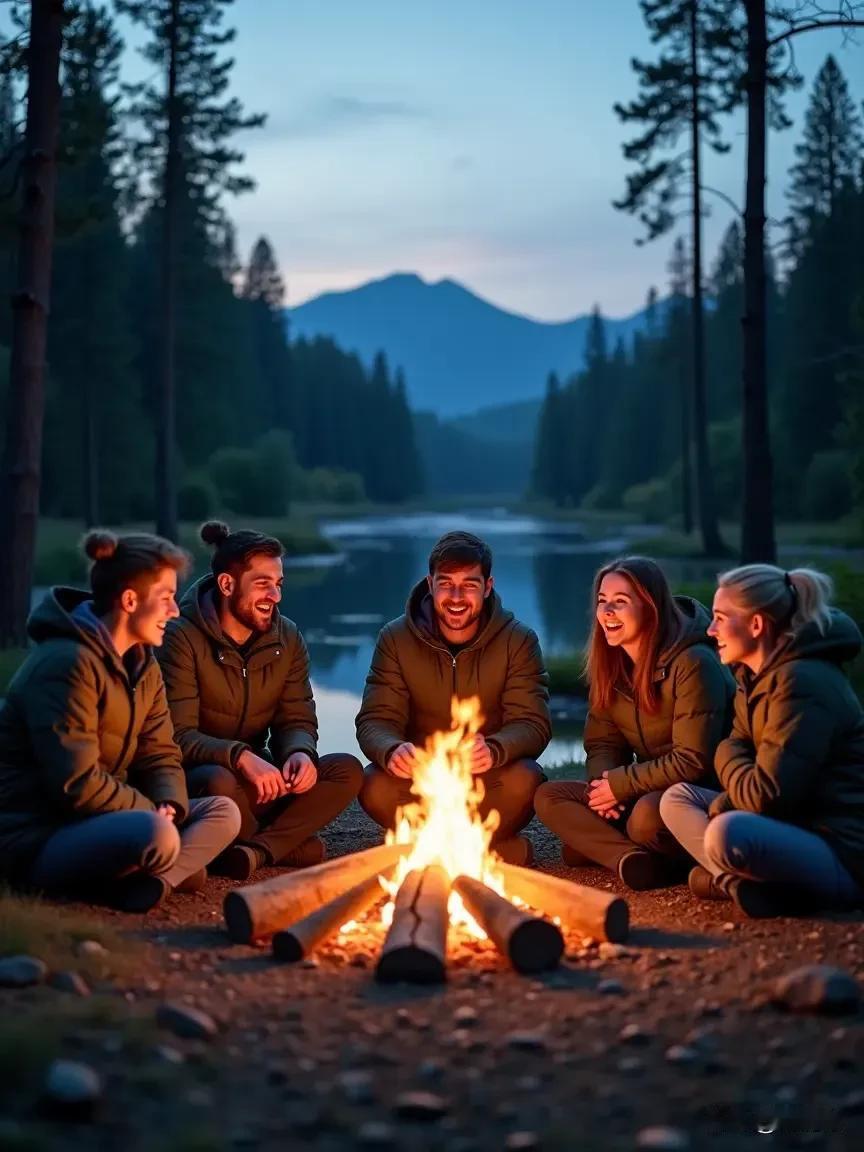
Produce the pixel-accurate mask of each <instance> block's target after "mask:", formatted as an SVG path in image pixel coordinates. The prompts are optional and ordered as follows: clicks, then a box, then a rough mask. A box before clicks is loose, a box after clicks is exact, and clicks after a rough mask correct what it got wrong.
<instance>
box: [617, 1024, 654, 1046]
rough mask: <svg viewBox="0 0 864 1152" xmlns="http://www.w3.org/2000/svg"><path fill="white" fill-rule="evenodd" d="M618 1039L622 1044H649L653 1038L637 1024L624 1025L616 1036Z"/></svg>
mask: <svg viewBox="0 0 864 1152" xmlns="http://www.w3.org/2000/svg"><path fill="white" fill-rule="evenodd" d="M618 1039H619V1040H620V1041H621V1042H622V1043H623V1044H650V1043H651V1041H652V1039H653V1036H652V1034H651V1033H650V1032H646V1031H645V1030H644V1029H643V1028H640V1026H639V1025H638V1024H625V1025H624V1027H623V1028H622V1029H621V1031H620V1032H619V1034H618Z"/></svg>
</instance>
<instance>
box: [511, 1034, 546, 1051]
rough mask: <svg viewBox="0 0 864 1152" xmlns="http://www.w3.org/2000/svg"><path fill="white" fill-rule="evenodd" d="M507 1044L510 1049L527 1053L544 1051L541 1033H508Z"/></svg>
mask: <svg viewBox="0 0 864 1152" xmlns="http://www.w3.org/2000/svg"><path fill="white" fill-rule="evenodd" d="M507 1044H508V1045H509V1046H510V1047H511V1048H520V1049H523V1050H524V1051H528V1052H543V1051H545V1049H546V1037H545V1036H543V1034H542V1033H541V1032H510V1033H509V1034H508V1036H507Z"/></svg>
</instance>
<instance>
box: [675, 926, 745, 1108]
mask: <svg viewBox="0 0 864 1152" xmlns="http://www.w3.org/2000/svg"><path fill="white" fill-rule="evenodd" d="M737 927H738V925H737V924H735V923H734V922H733V921H732V920H727V921H726V923H725V924H724V925H723V931H724V932H734V931H735V929H736V928H737ZM670 1131H671V1129H670Z"/></svg>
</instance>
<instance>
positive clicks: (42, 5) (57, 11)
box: [0, 0, 65, 647]
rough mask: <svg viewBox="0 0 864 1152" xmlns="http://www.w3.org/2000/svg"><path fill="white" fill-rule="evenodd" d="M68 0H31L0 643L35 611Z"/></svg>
mask: <svg viewBox="0 0 864 1152" xmlns="http://www.w3.org/2000/svg"><path fill="white" fill-rule="evenodd" d="M64 15H65V14H64V11H63V0H32V2H31V5H30V45H29V48H28V53H27V71H28V90H27V128H26V135H25V144H24V155H23V158H22V161H21V173H22V181H21V182H22V195H21V210H20V215H19V222H18V264H17V281H16V288H15V291H14V293H13V296H12V353H11V359H10V366H9V398H8V414H7V420H6V439H5V444H4V448H3V465H2V477H0V485H2V487H0V539H2V541H3V557H2V563H0V645H2V646H4V647H9V646H12V645H24V644H25V643H26V640H27V634H26V627H25V626H26V621H27V616H28V613H29V610H30V595H31V583H32V578H33V560H34V556H35V551H36V529H37V525H38V520H39V483H40V476H41V464H42V420H43V416H44V412H45V339H46V332H47V324H48V311H49V304H50V293H51V257H52V250H53V244H54V192H55V185H56V180H57V168H56V151H57V136H58V131H59V125H60V82H59V71H60V47H61V44H62V41H63V24H64Z"/></svg>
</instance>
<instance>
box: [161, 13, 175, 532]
mask: <svg viewBox="0 0 864 1152" xmlns="http://www.w3.org/2000/svg"><path fill="white" fill-rule="evenodd" d="M179 10H180V0H171V26H170V29H169V57H168V100H167V110H168V117H167V119H168V124H167V142H166V143H167V148H166V154H165V184H164V203H163V206H162V208H163V211H162V269H161V285H162V317H161V319H162V323H161V339H162V348H161V362H160V366H159V385H158V394H157V404H156V531H157V532H158V533H159V535H160V536H165V537H166V538H167V539H168V540H176V539H177V536H178V531H177V445H176V435H177V433H176V424H177V421H176V396H175V381H174V361H175V354H174V353H175V343H176V334H177V215H178V198H179V176H180V108H179V104H178V100H177V39H178V35H179V31H178V25H179V20H180V11H179Z"/></svg>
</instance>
